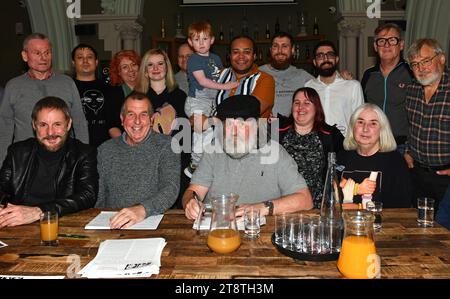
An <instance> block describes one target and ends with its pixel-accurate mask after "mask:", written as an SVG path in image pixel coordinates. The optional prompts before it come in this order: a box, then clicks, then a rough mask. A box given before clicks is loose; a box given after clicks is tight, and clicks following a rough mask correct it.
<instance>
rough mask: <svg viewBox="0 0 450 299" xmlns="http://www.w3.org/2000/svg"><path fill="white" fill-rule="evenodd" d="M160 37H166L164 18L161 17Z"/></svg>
mask: <svg viewBox="0 0 450 299" xmlns="http://www.w3.org/2000/svg"><path fill="white" fill-rule="evenodd" d="M161 37H162V38H166V26H165V24H164V19H161Z"/></svg>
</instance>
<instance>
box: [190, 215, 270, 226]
mask: <svg viewBox="0 0 450 299" xmlns="http://www.w3.org/2000/svg"><path fill="white" fill-rule="evenodd" d="M211 215H212V213H211V212H206V213H205V214H204V215H203V217H202V219H201V221H200V230H208V229H209V227H210V226H211ZM236 224H237V227H238V230H245V228H244V217H239V218H236ZM265 224H266V217H265V216H261V218H260V225H261V226H263V225H265ZM192 228H193V229H198V222H197V220H195V221H194V225H193V226H192Z"/></svg>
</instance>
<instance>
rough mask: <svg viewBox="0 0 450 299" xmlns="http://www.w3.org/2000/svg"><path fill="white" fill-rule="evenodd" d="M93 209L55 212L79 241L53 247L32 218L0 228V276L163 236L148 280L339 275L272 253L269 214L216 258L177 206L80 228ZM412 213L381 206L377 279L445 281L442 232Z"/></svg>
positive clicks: (64, 265) (448, 254) (448, 249)
mask: <svg viewBox="0 0 450 299" xmlns="http://www.w3.org/2000/svg"><path fill="white" fill-rule="evenodd" d="M97 213H99V210H96V209H91V210H87V211H83V212H80V213H78V214H75V215H70V216H65V217H62V218H61V219H60V231H59V232H60V233H62V234H77V235H84V236H87V238H85V239H77V238H63V237H60V238H59V246H58V247H45V246H40V242H39V225H38V223H33V224H30V225H25V226H21V227H14V228H6V229H1V230H0V240H1V241H3V242H5V243H7V244H8V245H9V246H8V247H4V248H0V274H3V275H66V273H67V269H68V267H69V266H70V265H71V263H70V262H71V260H70V258H69V261H68V256H69V255H78V256H80V257H81V260H80V266H81V267H83V266H85V265H86V264H87V263H88V262H89V261H90V260H91V259H93V258H94V257H95V255H96V253H97V250H98V246H99V244H100V242H102V241H103V240H107V239H122V238H124V239H125V238H151V237H163V238H165V239H166V241H167V245H166V247H165V248H164V251H163V254H162V258H161V264H162V265H161V268H160V274H159V275H158V276H152V278H275V277H277V278H340V277H341V275H340V273H339V271H338V270H337V268H336V262H320V263H319V262H296V261H294V260H293V259H291V258H289V257H286V256H284V255H282V254H280V253H279V252H278V251H277V250H276V248H275V247H274V246H273V245H272V244H271V241H270V238H271V235H272V232H273V225H274V218H273V217H268V218H267V225H265V226H263V227H262V230H261V237H260V238H259V239H257V240H254V241H249V240H246V239H244V238H242V245H241V247H240V248H239V249H238V250H237V251H235V252H234V253H231V254H228V255H219V254H216V253H213V252H212V251H210V250H209V249H208V247H207V245H206V239H207V231H204V232H201V233H200V234H197V232H196V231H195V230H193V229H192V222H191V221H189V220H187V219H186V218H185V216H184V212H183V211H182V210H170V211H168V212H167V213H166V215H165V216H164V218H163V220H162V222H161V224H160V226H159V229H158V230H155V231H124V230H122V231H109V230H108V231H101V230H97V231H96V230H84V228H83V227H84V226H85V225H86V224H87V223H88V222H89V221H90V220H91V219H92V218H93V217H94V216H96V215H97ZM416 217H417V212H416V210H414V209H392V210H384V211H383V229H382V231H381V232H380V233H377V234H376V236H375V238H376V246H377V251H378V254H379V255H380V256H381V277H382V278H450V231H448V230H447V229H446V228H443V227H441V226H440V225H438V224H435V226H434V227H433V228H419V227H417V224H416ZM241 234H242V232H241ZM72 267H73V265H72ZM69 270H70V269H69ZM72 270H73V269H72ZM69 272H70V271H69Z"/></svg>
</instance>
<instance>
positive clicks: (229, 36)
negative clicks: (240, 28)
mask: <svg viewBox="0 0 450 299" xmlns="http://www.w3.org/2000/svg"><path fill="white" fill-rule="evenodd" d="M233 37H234V32H233V25H230V31H229V32H228V39H229V40H230V41H231V40H232V39H233Z"/></svg>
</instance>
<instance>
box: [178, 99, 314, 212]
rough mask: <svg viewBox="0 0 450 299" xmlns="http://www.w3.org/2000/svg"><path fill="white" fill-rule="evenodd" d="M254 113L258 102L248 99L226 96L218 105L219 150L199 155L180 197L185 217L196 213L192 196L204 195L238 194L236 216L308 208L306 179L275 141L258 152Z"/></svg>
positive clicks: (257, 109)
mask: <svg viewBox="0 0 450 299" xmlns="http://www.w3.org/2000/svg"><path fill="white" fill-rule="evenodd" d="M259 115H260V103H259V101H258V100H257V99H256V98H255V97H254V96H251V95H236V96H232V97H229V98H228V99H227V100H226V101H224V102H222V103H221V104H220V105H219V106H218V107H217V115H216V117H217V118H218V119H219V120H221V121H222V122H225V124H224V129H223V133H224V134H223V136H224V141H223V142H222V149H223V150H222V151H219V150H217V148H215V150H214V151H207V152H206V153H205V154H204V156H203V158H202V160H201V162H200V165H199V167H198V168H197V170H196V171H195V173H194V175H193V177H192V180H191V184H190V186H189V187H188V188H187V190H186V192H185V193H184V195H183V208H184V209H185V214H186V217H187V218H189V219H196V217H197V215H198V213H199V210H200V209H199V205H198V203H197V200H196V199H195V196H197V197H198V198H199V199H203V198H205V197H206V196H207V194H210V195H211V194H213V195H220V194H226V193H235V194H238V195H239V199H238V201H237V204H238V208H237V210H236V215H237V216H241V215H242V214H243V211H244V209H245V208H247V207H249V206H250V205H251V206H254V207H255V208H257V209H259V210H260V213H261V215H272V214H281V213H292V212H296V211H299V210H309V209H311V208H312V207H313V203H312V199H311V194H310V192H309V190H308V187H307V185H306V183H305V180H304V179H303V177H302V176H301V175H300V174H299V173H298V170H297V164H296V163H295V161H294V160H293V159H292V158H291V156H290V155H289V154H288V153H287V152H286V151H285V150H284V149H283V148H282V147H281V146H280V145H279V144H278V143H276V142H274V141H272V142H269V143H267V144H266V145H264V146H261V148H257V143H258V142H257V141H256V140H257V138H256V136H257V131H258V125H257V123H258V122H257V120H258V118H259ZM255 120H256V121H255ZM216 136H217V135H216ZM218 142H220V141H219V140H218V138H216V143H218ZM194 194H195V196H194Z"/></svg>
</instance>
